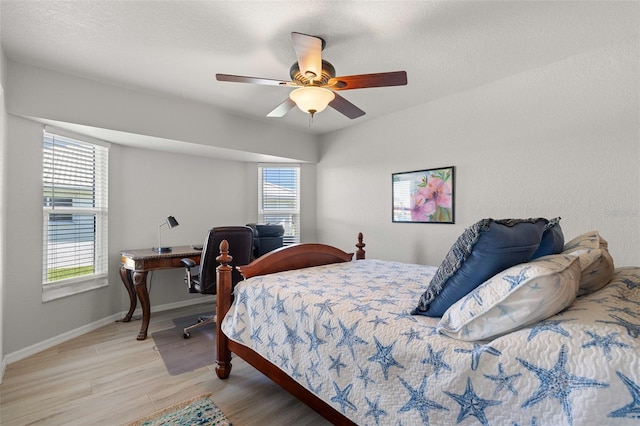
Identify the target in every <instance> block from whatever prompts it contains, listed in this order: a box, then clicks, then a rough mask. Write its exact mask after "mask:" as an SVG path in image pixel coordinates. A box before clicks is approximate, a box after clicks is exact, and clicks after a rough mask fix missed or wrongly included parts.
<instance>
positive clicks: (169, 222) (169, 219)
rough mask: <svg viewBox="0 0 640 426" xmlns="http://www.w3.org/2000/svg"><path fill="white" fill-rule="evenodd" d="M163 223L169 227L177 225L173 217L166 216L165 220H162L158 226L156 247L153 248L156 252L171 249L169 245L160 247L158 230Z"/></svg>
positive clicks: (167, 251) (164, 251) (165, 251)
mask: <svg viewBox="0 0 640 426" xmlns="http://www.w3.org/2000/svg"><path fill="white" fill-rule="evenodd" d="M164 225H167V226H168V227H169V229H171V228H173V227H174V226H178V225H179V224H178V221H177V220H176V218H175V217H173V216H167V220H166V221H165V222H162V223H161V224H160V226H158V247H154V248H153V251H155V252H158V253H169V252H170V251H171V247H162V243H161V241H162V240H161V238H160V237H161V234H160V230H161V229H162V227H163V226H164Z"/></svg>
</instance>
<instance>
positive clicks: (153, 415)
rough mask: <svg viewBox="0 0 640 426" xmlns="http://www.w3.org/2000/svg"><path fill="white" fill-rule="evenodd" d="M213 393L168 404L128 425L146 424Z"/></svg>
mask: <svg viewBox="0 0 640 426" xmlns="http://www.w3.org/2000/svg"><path fill="white" fill-rule="evenodd" d="M211 395H213V394H212V393H204V394H202V395H200V396H196V397H193V398H191V399H188V400H186V401H182V402H179V403H177V404H174V405H170V406H168V407H166V408H163V409H161V410H158V411H155V412H153V413H151V414H149V415H148V416H146V417H143V418H141V419H137V420H135V421H134V422H132V423H126V426H140V425H142V424H144V423H145V422H148V421H149V420H153V419H156V418H158V417H162V416H163V415H164V414H167V413H171V412H173V411H177V410H181V409H183V408H185V407H187V406H189V405H191V404H193V403H194V402H196V401H200V400H202V399H207V398H209V397H211Z"/></svg>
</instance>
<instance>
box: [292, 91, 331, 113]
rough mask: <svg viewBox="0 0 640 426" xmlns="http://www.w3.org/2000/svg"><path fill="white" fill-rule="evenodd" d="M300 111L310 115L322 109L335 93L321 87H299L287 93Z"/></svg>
mask: <svg viewBox="0 0 640 426" xmlns="http://www.w3.org/2000/svg"><path fill="white" fill-rule="evenodd" d="M289 97H290V98H291V100H292V101H293V102H295V103H296V105H297V106H298V108H300V110H301V111H303V112H306V113H309V114H311V115H313V114H315V113H317V112H321V111H324V109H325V108H326V107H327V105H329V102H331V101H332V100H333V99H334V98H335V97H336V95H335V94H334V93H333V92H332V91H331V90H329V89H324V88H322V87H314V86H310V87H301V88H299V89H296V90H294V91H293V92H291V94H290V95H289Z"/></svg>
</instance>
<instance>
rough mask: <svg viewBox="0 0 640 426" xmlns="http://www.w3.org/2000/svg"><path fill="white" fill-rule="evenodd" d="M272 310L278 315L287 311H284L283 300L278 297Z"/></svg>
mask: <svg viewBox="0 0 640 426" xmlns="http://www.w3.org/2000/svg"><path fill="white" fill-rule="evenodd" d="M273 310H274V311H276V313H278V314H285V315H286V313H287V311H286V310H285V309H284V299H280V295H278V296H277V298H276V302H275V304H274V305H273Z"/></svg>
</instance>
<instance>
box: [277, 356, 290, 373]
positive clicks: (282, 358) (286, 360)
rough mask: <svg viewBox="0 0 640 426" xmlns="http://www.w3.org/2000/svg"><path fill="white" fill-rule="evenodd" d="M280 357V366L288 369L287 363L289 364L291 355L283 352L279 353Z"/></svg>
mask: <svg viewBox="0 0 640 426" xmlns="http://www.w3.org/2000/svg"><path fill="white" fill-rule="evenodd" d="M278 359H279V360H280V361H279V362H280V367H282V368H284V369H286V368H287V365H289V357H288V356H287V355H286V354H285V353H284V352H283V353H281V354H280V355H278Z"/></svg>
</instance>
